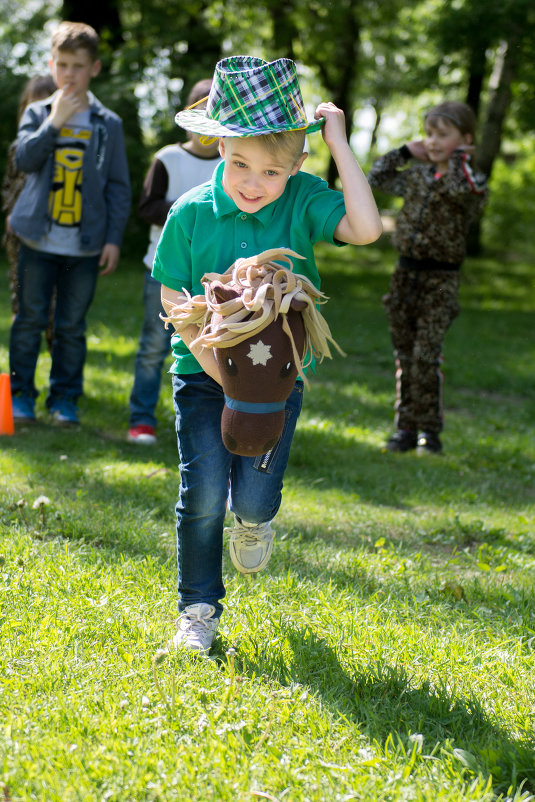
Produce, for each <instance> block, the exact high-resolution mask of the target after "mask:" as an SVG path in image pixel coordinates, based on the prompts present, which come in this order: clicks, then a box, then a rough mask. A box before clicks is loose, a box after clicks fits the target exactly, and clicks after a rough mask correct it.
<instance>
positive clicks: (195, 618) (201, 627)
mask: <svg viewBox="0 0 535 802" xmlns="http://www.w3.org/2000/svg"><path fill="white" fill-rule="evenodd" d="M214 615H215V607H214V606H213V604H205V603H203V602H201V603H200V604H190V605H188V606H187V607H186V609H185V610H183V611H182V612H181V613H180V616H179V618H178V629H177V632H176V635H175V636H174V637H173V640H172V644H173V646H174V647H175V648H176V649H178V648H180V647H183V648H185V649H189V650H190V651H192V652H203V653H204V654H208V652H209V651H210V647H211V645H212V641H213V639H214V638H215V633H216V631H217V627H218V625H219V619H218V618H214Z"/></svg>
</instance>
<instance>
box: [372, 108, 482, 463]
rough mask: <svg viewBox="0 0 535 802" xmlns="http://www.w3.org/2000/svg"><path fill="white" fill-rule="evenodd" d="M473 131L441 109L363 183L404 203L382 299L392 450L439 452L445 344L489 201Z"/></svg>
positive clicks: (467, 114)
mask: <svg viewBox="0 0 535 802" xmlns="http://www.w3.org/2000/svg"><path fill="white" fill-rule="evenodd" d="M475 124H476V120H475V115H474V113H473V111H472V110H471V109H470V107H469V106H467V105H466V104H464V103H455V102H447V103H441V104H440V105H438V106H435V107H434V108H432V109H431V110H430V111H429V112H428V113H427V114H426V117H425V139H424V140H420V141H414V142H409V143H408V144H406V145H403V146H402V147H401V148H398V149H395V150H391V151H390V152H389V153H387V154H385V155H384V156H382V157H381V158H379V159H377V161H376V162H375V163H374V165H373V167H372V169H371V171H370V174H369V176H368V180H369V182H370V184H371V186H372V187H374V188H377V189H381V190H385V191H386V192H390V193H392V194H393V195H400V196H401V197H403V198H404V203H403V207H402V209H401V211H400V213H399V215H398V218H397V221H396V232H395V235H394V240H393V241H394V244H395V246H396V248H397V249H398V251H399V260H398V263H397V266H396V269H395V271H394V274H393V276H392V280H391V284H390V290H389V292H388V294H387V295H385V296H384V298H383V303H384V305H385V308H386V312H387V315H388V320H389V324H390V333H391V337H392V344H393V346H394V355H395V358H396V403H395V427H396V431H395V432H394V434H393V435H392V436H391V437H390V438H389V440H388V441H387V444H386V448H387V449H388V450H389V451H402V452H403V451H409V450H411V449H415V448H417V449H418V452H420V453H421V452H431V453H438V452H440V451H441V450H442V444H441V442H440V437H439V433H440V432H441V431H442V427H443V417H442V374H441V370H440V365H441V359H442V357H441V354H442V344H443V341H444V336H445V334H446V331H447V330H448V328H449V326H450V325H451V323H452V321H453V320H454V318H455V317H456V316H457V315H458V313H459V301H458V295H459V270H460V267H461V264H462V261H463V259H464V256H465V245H466V234H467V230H468V225H469V223H470V220H472V219H473V218H474V217H477V216H478V215H479V214H480V213H481V210H482V208H483V206H484V204H485V202H486V200H487V194H488V190H487V182H486V178H485V176H484V175H482V174H480V173H477V172H476V173H475V172H473V171H472V169H471V167H470V155H471V154H473V152H474V146H473V142H474V134H475ZM410 159H414V160H416V163H413V164H411V165H410V166H409V167H406V164H407V162H409V160H410ZM404 168H405V169H404Z"/></svg>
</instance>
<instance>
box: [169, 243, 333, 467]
mask: <svg viewBox="0 0 535 802" xmlns="http://www.w3.org/2000/svg"><path fill="white" fill-rule="evenodd" d="M292 257H293V258H294V259H302V258H303V257H302V256H300V255H299V254H297V253H295V252H294V251H292V250H290V249H289V248H275V249H271V250H268V251H264V252H262V253H260V254H258V255H257V256H252V257H249V258H246V259H238V260H237V261H236V262H235V263H234V264H233V265H232V266H231V267H230V268H229V269H228V270H227V271H226V272H225V273H223V274H219V273H205V275H204V276H203V278H202V284H203V287H204V295H195V296H192V295H190V293H188V292H187V291H185V290H184V293H185V295H186V301H185V302H184V303H183V304H182V305H180V306H176V307H174V308H173V309H171V310H170V311H169V316H168V317H166V318H164V320H165V321H166V324H169V323H172V325H173V326H174V328H175V329H176V331H177V332H178V333H180V331H181V330H182V329H184V328H185V327H187V326H190V325H191V324H195V325H197V326H198V327H199V334H198V336H197V337H196V338H195V340H194V341H193V343H192V345H201V346H202V347H204V348H213V349H214V356H215V357H216V360H217V362H218V364H219V366H220V369H221V376H222V382H223V390H224V392H225V409H224V411H223V415H222V423H221V427H222V436H223V441H224V443H225V445H226V447H227V448H228V449H229V451H232V452H233V453H238V454H243V455H245V456H257V455H259V454H264V453H266V452H267V451H268V450H269V449H270V448H272V447H273V445H275V443H276V442H277V440H278V438H279V437H280V434H281V433H282V425H283V423H284V414H283V410H284V404H285V401H286V399H287V398H288V396H289V395H290V393H291V391H292V388H293V385H294V383H295V378H296V377H297V375H299V376H300V377H301V379H302V380H303V381H304V382H305V384H307V385H308V381H307V378H306V376H305V373H304V370H305V368H306V367H307V366H308V365H309V364H310V363H311V362H312V360H313V359H318V360H319V361H322V360H323V358H324V357H329V358H331V351H330V348H329V343H331V344H332V345H333V346H334V347H335V348H336V349H337V350H338V351H339V352H340V353H341V354H342V355H344V352H343V351H342V350H341V348H340V347H339V346H338V345H337V343H336V342H335V341H334V339H333V337H332V335H331V332H330V329H329V325H328V323H327V321H326V320H325V318H324V317H323V315H322V314H321V313H320V311H319V310H318V308H317V307H318V305H319V304H323V303H325V302H326V301H327V297H326V296H325V295H324V294H323V293H322V292H321V291H320V290H318V289H316V287H314V285H313V284H312V283H311V282H310V281H309V280H308V279H307V278H306V277H305V276H302V275H299V274H296V273H293V263H292ZM280 262H282V263H283V264H282V265H281V264H280ZM285 265H288V267H286V266H285ZM247 347H249V351H247ZM270 360H273V361H272V362H270ZM261 368H263V370H261ZM232 413H233V414H232ZM261 416H262V417H261ZM275 418H277V422H275ZM281 418H282V422H281Z"/></svg>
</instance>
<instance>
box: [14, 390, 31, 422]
mask: <svg viewBox="0 0 535 802" xmlns="http://www.w3.org/2000/svg"><path fill="white" fill-rule="evenodd" d="M34 406H35V400H34V399H33V398H32V397H31V396H29V395H14V396H12V398H11V408H12V410H13V420H14V421H15V422H17V423H33V421H34V420H35V412H34Z"/></svg>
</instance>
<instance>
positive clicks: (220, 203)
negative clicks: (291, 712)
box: [153, 56, 381, 652]
mask: <svg viewBox="0 0 535 802" xmlns="http://www.w3.org/2000/svg"><path fill="white" fill-rule="evenodd" d="M176 121H177V123H178V125H181V126H182V127H183V128H185V129H186V130H190V131H194V132H196V133H198V134H201V135H204V136H207V137H219V138H220V142H219V151H220V153H221V156H222V157H223V160H224V161H223V163H222V164H220V165H219V166H218V167H217V168H216V170H215V172H214V175H213V177H212V180H211V182H210V183H208V184H204V185H202V186H201V187H199V188H197V189H194V190H191V191H190V192H189V193H187V194H186V195H185V196H183V197H182V198H180V199H179V200H178V201H177V202H176V203H175V204H174V206H173V207H172V209H171V212H170V213H169V216H168V218H167V222H166V224H165V227H164V230H163V233H162V237H161V239H160V242H159V244H158V247H157V250H156V257H155V262H154V268H153V276H154V277H155V278H157V279H158V280H159V281H160V282H161V283H162V304H163V307H164V309H166V311H168V312H169V311H170V310H171V309H172V308H173V307H174V306H179V305H181V304H182V303H183V302H184V300H185V295H184V290H188V292H190V293H192V294H197V293H201V292H202V291H203V290H202V285H201V281H200V280H201V277H202V276H203V274H204V273H205V272H206V271H216V272H218V271H219V272H221V273H222V272H224V271H225V270H227V268H228V267H230V265H231V264H232V263H233V262H234V261H235V260H236V258H238V257H246V256H253V255H254V254H257V253H260V252H261V251H263V250H265V249H267V248H271V247H279V246H283V247H288V248H291V249H293V250H295V251H297V253H299V254H301V255H302V256H304V257H305V258H306V261H300V262H299V272H300V273H303V274H305V275H306V276H307V277H308V278H309V279H310V280H311V281H312V282H313V283H314V284H315V286H318V287H319V282H320V279H319V275H318V271H317V268H316V264H315V262H314V253H313V245H314V243H316V242H319V241H321V240H323V241H326V242H330V243H331V244H342V243H344V242H350V243H354V244H366V243H369V242H373V241H374V240H376V239H377V237H378V236H379V235H380V233H381V221H380V218H379V214H378V212H377V207H376V205H375V202H374V200H373V195H372V193H371V190H370V188H369V186H368V183H367V181H366V178H365V176H364V174H363V173H362V171H361V169H360V167H359V165H358V164H357V162H356V160H355V158H354V156H353V153H352V151H351V149H350V147H349V144H348V141H347V137H346V132H345V124H344V114H343V112H342V111H341V110H340V109H338V108H337V107H336V106H335V105H334V104H333V103H321V104H320V105H319V106H318V108H317V109H316V113H315V119H314V121H312V122H310V123H308V122H307V120H306V116H305V112H304V106H303V101H302V98H301V92H300V88H299V83H298V80H297V73H296V68H295V64H294V63H293V61H291V60H290V59H278V60H277V61H274V62H271V63H268V62H265V61H263V60H262V59H259V58H254V57H251V56H234V57H230V58H226V59H223V61H220V62H219V63H218V64H217V66H216V69H215V73H214V78H213V84H212V89H211V91H210V95H209V97H208V103H207V107H206V109H205V110H204V111H198V110H196V109H192V110H186V111H183V112H179V113H178V114H177V117H176ZM322 125H323V138H324V140H325V143H326V144H327V146H328V147H329V149H330V151H331V153H332V155H333V157H334V159H335V161H336V164H337V167H338V172H339V174H340V178H341V181H342V187H343V193H341V192H336V191H334V190H331V189H329V187H328V186H327V184H326V183H325V181H323V180H321V179H319V178H317V177H315V176H312V175H309V174H307V173H303V172H300V167H301V165H302V164H303V162H304V160H305V159H306V156H307V154H306V153H304V152H303V148H304V142H305V133H310V132H311V131H314V130H318V129H319V128H321V127H322ZM197 331H198V330H197V328H196V327H195V326H190V327H189V328H188V329H186V330H185V331H183V332H182V333H181V336H180V337H179V336H178V335H176V334H175V335H174V336H173V338H172V345H173V352H174V356H175V363H174V366H173V369H172V370H173V373H174V375H173V390H174V404H175V411H176V428H177V435H178V450H179V456H180V480H181V485H180V497H179V500H178V503H177V507H176V511H177V540H178V589H179V613H180V616H179V624H178V631H177V633H176V635H175V637H174V640H173V642H174V645H175V646H179V645H181V646H184V647H185V648H187V649H192V650H198V651H202V652H208V650H209V649H210V646H211V643H212V640H213V638H214V635H215V632H216V629H217V625H218V621H219V617H220V614H221V611H222V609H223V608H222V605H221V599H222V598H223V597H224V595H225V588H224V585H223V578H222V547H223V522H224V518H225V510H226V504H227V499H228V504H229V509H230V510H231V511H232V512H233V513H234V515H235V525H234V528H233V530H232V531H231V536H230V554H231V558H232V561H233V563H234V565H235V567H236V568H237V570H238V571H240V572H242V573H255V572H257V571H260V570H261V569H262V568H264V566H265V565H266V564H267V562H268V560H269V558H270V555H271V551H272V548H273V531H272V529H271V526H270V522H271V520H272V519H273V518H274V516H275V515H276V513H277V510H278V509H279V506H280V503H281V490H282V481H283V475H284V471H285V469H286V464H287V461H288V456H289V451H290V445H291V441H292V437H293V433H294V429H295V425H296V423H297V418H298V416H299V412H300V409H301V402H302V395H303V383H302V382H301V381H298V382H297V383H296V386H295V389H294V390H293V392H292V394H291V395H290V398H289V399H288V402H287V404H286V426H285V429H284V431H283V434H282V436H281V439H280V440H279V442H278V444H277V445H276V446H275V447H274V449H273V450H272V451H271V452H270V454H269V456H268V457H266V455H264V456H261V457H258V458H254V457H251V458H248V457H240V456H236V455H234V454H231V453H230V452H229V451H227V450H226V448H225V447H224V445H223V443H222V440H221V431H220V422H221V412H222V409H223V404H224V398H223V392H222V388H221V381H220V374H219V370H218V367H217V364H216V362H215V359H214V357H213V355H212V353H211V352H209V351H207V350H202V349H199V348H198V347H196V346H194V347H192V349H191V351H190V350H189V348H188V346H189V344H190V343H191V342H192V340H193V339H194V337H195V335H196V334H197Z"/></svg>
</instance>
